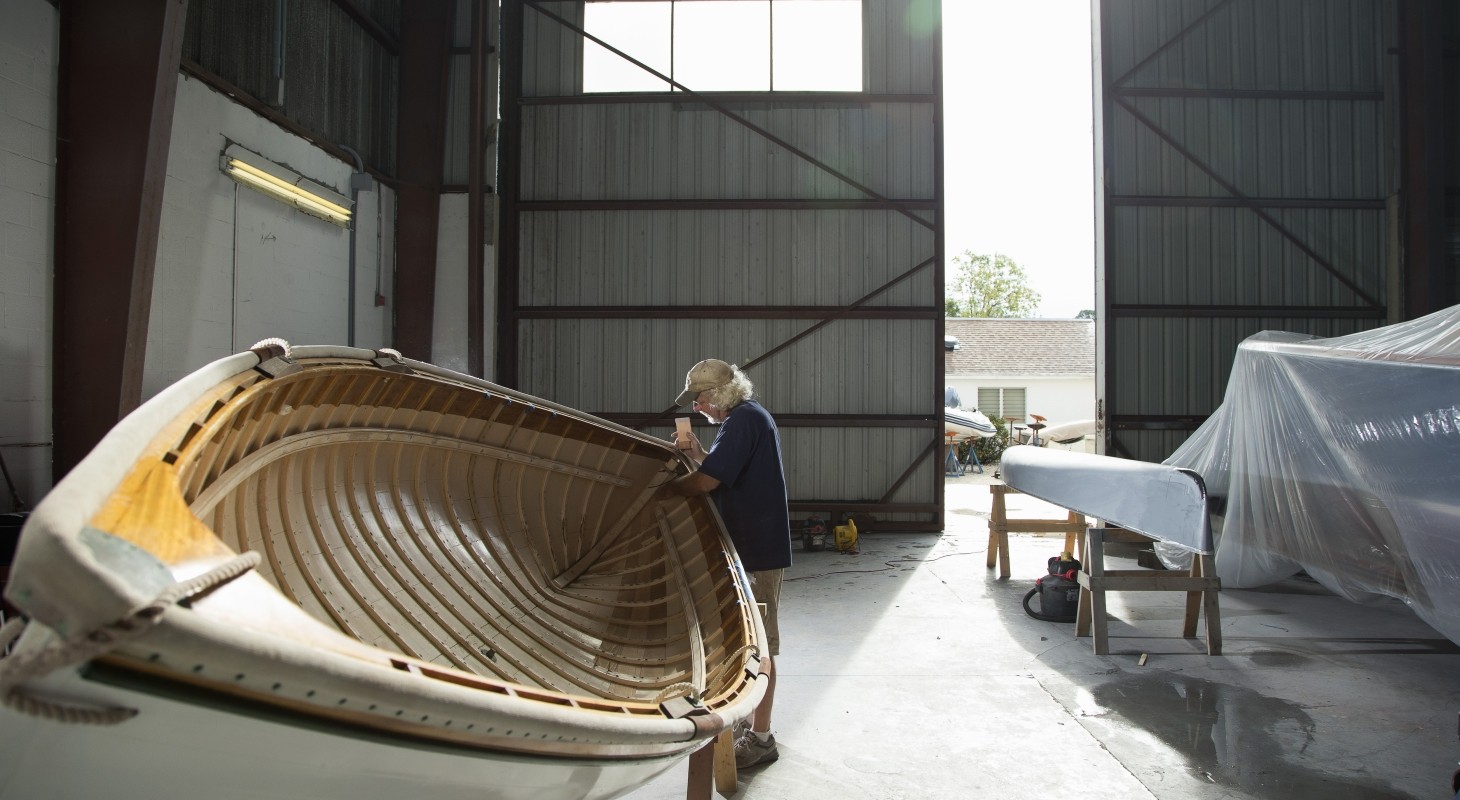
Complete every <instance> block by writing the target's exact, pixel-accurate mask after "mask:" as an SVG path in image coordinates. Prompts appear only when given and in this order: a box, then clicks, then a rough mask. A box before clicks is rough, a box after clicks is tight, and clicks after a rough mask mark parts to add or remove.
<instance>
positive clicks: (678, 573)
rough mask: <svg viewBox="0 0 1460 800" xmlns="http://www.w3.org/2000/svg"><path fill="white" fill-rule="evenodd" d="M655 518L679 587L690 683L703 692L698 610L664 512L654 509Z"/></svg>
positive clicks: (697, 691) (703, 648)
mask: <svg viewBox="0 0 1460 800" xmlns="http://www.w3.org/2000/svg"><path fill="white" fill-rule="evenodd" d="M655 511H656V514H655V516H656V518H657V519H658V521H659V536H660V538H662V539H663V540H664V552H665V553H668V554H669V567H670V571H671V573H672V574H673V575H674V578H675V583H676V584H677V585H678V587H679V607H680V609H681V610H683V611H684V623H685V629H686V631H687V632H688V633H689V653H690V675H691V676H692V677H691V678H690V683H692V684H693V685H694V687H695V692H696V693H699V692H703V691H704V688H705V641H704V634H703V632H702V631H701V630H700V615H699V609H698V608H696V607H695V602H694V596H693V595H691V594H690V587H689V582H688V581H687V580H685V575H684V564H683V563H682V562H681V561H680V558H679V548H677V547H675V544H674V534H673V532H672V531H671V530H670V528H669V522H668V520H667V519H665V517H664V512H663V511H659V510H658V509H655Z"/></svg>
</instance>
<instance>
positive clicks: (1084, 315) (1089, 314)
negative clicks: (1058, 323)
mask: <svg viewBox="0 0 1460 800" xmlns="http://www.w3.org/2000/svg"><path fill="white" fill-rule="evenodd" d="M1075 319H1095V309H1093V308H1087V309H1085V310H1083V311H1081V312H1080V313H1078V314H1076V315H1075Z"/></svg>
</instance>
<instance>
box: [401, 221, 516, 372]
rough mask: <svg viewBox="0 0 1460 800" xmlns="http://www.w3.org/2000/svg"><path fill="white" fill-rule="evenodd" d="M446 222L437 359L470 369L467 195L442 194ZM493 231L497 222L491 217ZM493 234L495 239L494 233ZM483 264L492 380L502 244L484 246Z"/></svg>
mask: <svg viewBox="0 0 1460 800" xmlns="http://www.w3.org/2000/svg"><path fill="white" fill-rule="evenodd" d="M440 209H441V210H440V214H441V221H440V223H439V224H438V225H437V226H436V237H437V238H436V316H435V325H434V327H433V328H432V329H431V361H432V362H433V363H435V364H436V365H437V366H441V367H445V368H447V369H454V370H456V371H457V372H470V370H468V369H467V355H468V353H467V346H468V341H467V320H466V316H467V314H466V312H467V308H466V306H467V293H466V279H467V269H466V268H467V220H468V218H469V215H468V214H467V196H466V195H465V194H461V193H456V194H443V195H441V207H440ZM487 224H488V230H489V231H490V230H491V229H492V228H491V225H492V223H491V220H490V218H489V219H488V223H487ZM488 238H490V237H488ZM483 250H484V252H485V256H484V261H483V263H484V264H486V265H487V273H488V274H487V275H486V276H485V278H484V279H483V281H482V284H483V285H482V303H483V305H482V308H483V309H485V311H484V313H483V315H482V327H483V328H485V330H484V331H483V332H482V335H483V337H484V339H483V348H484V351H485V353H486V362H487V363H486V374H485V375H483V376H482V377H484V378H486V379H487V380H492V375H493V369H494V368H495V362H496V357H495V355H494V354H495V353H496V341H497V337H496V326H495V325H494V320H495V318H496V308H497V305H496V303H497V300H496V298H497V280H496V277H495V273H494V272H493V269H492V265H494V264H495V263H496V248H495V247H493V246H492V245H490V244H488V245H484V247H483ZM404 355H406V356H409V357H411V358H421V357H422V354H421V353H405V354H404Z"/></svg>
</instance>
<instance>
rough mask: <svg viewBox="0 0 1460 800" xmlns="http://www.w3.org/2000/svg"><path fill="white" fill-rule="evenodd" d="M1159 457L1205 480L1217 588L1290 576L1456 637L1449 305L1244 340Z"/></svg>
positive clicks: (1459, 317) (1454, 398)
mask: <svg viewBox="0 0 1460 800" xmlns="http://www.w3.org/2000/svg"><path fill="white" fill-rule="evenodd" d="M1164 463H1166V464H1169V465H1172V466H1181V467H1188V468H1190V469H1194V470H1196V471H1197V472H1198V473H1200V474H1201V475H1202V477H1203V478H1204V479H1205V481H1206V485H1207V491H1208V493H1209V496H1210V497H1211V498H1212V500H1211V508H1212V527H1213V530H1214V533H1215V535H1216V537H1217V553H1216V570H1217V574H1218V575H1219V576H1220V577H1221V578H1222V585H1223V587H1226V588H1244V587H1255V586H1261V585H1264V584H1268V583H1272V582H1274V581H1278V580H1281V579H1283V578H1286V577H1289V576H1291V575H1294V574H1295V573H1297V572H1299V571H1300V570H1301V571H1304V572H1307V574H1308V575H1310V576H1312V577H1313V578H1314V579H1315V580H1317V581H1318V582H1319V583H1320V584H1322V585H1323V586H1325V587H1326V588H1328V589H1329V590H1331V591H1333V592H1334V593H1336V594H1339V595H1341V596H1343V597H1346V598H1348V599H1350V600H1353V601H1356V602H1362V601H1365V600H1371V599H1373V598H1375V597H1377V596H1388V597H1396V598H1399V599H1400V600H1403V601H1404V602H1405V603H1407V604H1409V606H1410V607H1411V608H1413V609H1414V610H1415V612H1416V613H1417V614H1419V616H1420V617H1421V618H1423V619H1424V620H1425V621H1426V622H1428V623H1429V624H1430V625H1432V626H1434V627H1435V628H1436V629H1437V630H1438V631H1440V633H1442V634H1443V635H1445V636H1446V637H1447V638H1449V639H1450V640H1451V641H1455V642H1460V306H1455V307H1453V308H1449V309H1446V310H1444V311H1440V312H1437V313H1435V314H1431V315H1429V316H1427V317H1423V318H1420V319H1417V320H1414V321H1411V322H1405V323H1401V324H1398V325H1391V326H1388V327H1384V328H1378V329H1375V330H1372V331H1364V332H1362V333H1356V334H1350V335H1348V336H1340V337H1335V338H1332V339H1317V338H1311V337H1307V336H1303V335H1300V334H1292V333H1277V332H1264V333H1260V334H1257V335H1255V336H1252V337H1251V338H1249V339H1247V340H1246V341H1244V342H1242V344H1241V345H1240V346H1239V347H1238V350H1237V357H1236V360H1235V361H1234V363H1233V365H1232V375H1231V380H1230V381H1229V382H1228V384H1227V393H1226V396H1225V398H1224V399H1223V402H1222V405H1221V407H1220V408H1218V409H1217V411H1216V413H1214V414H1213V415H1212V416H1211V418H1210V419H1208V420H1207V421H1206V422H1205V423H1204V424H1203V425H1202V426H1201V427H1200V428H1199V429H1197V431H1196V432H1195V433H1194V434H1193V435H1192V437H1191V438H1190V439H1188V440H1187V442H1186V443H1185V444H1183V445H1182V446H1181V448H1180V449H1178V450H1177V451H1176V452H1175V453H1173V454H1172V455H1171V457H1170V458H1168V459H1166V461H1165V462H1164ZM1160 555H1161V557H1162V559H1163V560H1164V561H1166V562H1167V564H1168V565H1169V566H1172V567H1180V568H1184V567H1185V566H1187V565H1188V564H1189V563H1190V557H1189V554H1185V553H1182V552H1181V551H1179V550H1175V549H1170V548H1161V549H1160Z"/></svg>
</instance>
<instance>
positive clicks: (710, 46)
mask: <svg viewBox="0 0 1460 800" xmlns="http://www.w3.org/2000/svg"><path fill="white" fill-rule="evenodd" d="M583 29H584V30H586V31H587V32H588V33H590V34H593V35H594V36H596V37H598V38H599V39H602V40H603V41H605V42H607V43H609V44H610V45H613V46H614V47H615V48H618V49H619V50H622V51H623V52H624V53H627V54H628V55H630V56H632V57H633V58H635V59H637V60H639V61H641V62H643V63H644V64H646V65H648V66H649V67H652V68H653V69H654V70H656V71H657V72H659V73H661V74H663V75H667V76H669V77H670V78H673V79H674V80H675V81H676V82H677V83H679V84H680V85H682V86H685V87H687V88H689V89H690V90H691V91H696V92H723V91H735V92H771V91H773V92H817V91H821V92H825V91H832V92H858V91H861V90H862V0H645V1H641V2H589V3H585V9H584V20H583ZM583 91H585V92H668V91H675V89H674V87H672V86H671V85H670V84H669V83H667V82H666V81H663V80H661V79H659V78H657V77H655V76H654V75H652V74H650V73H649V72H647V71H645V70H643V69H641V68H640V67H638V66H637V65H635V64H633V63H630V62H629V61H626V60H624V59H623V58H621V57H620V56H618V55H617V54H615V53H613V52H611V51H609V50H607V49H605V48H604V47H602V46H600V45H599V44H598V43H597V42H594V41H591V40H586V39H585V40H584V42H583Z"/></svg>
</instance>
